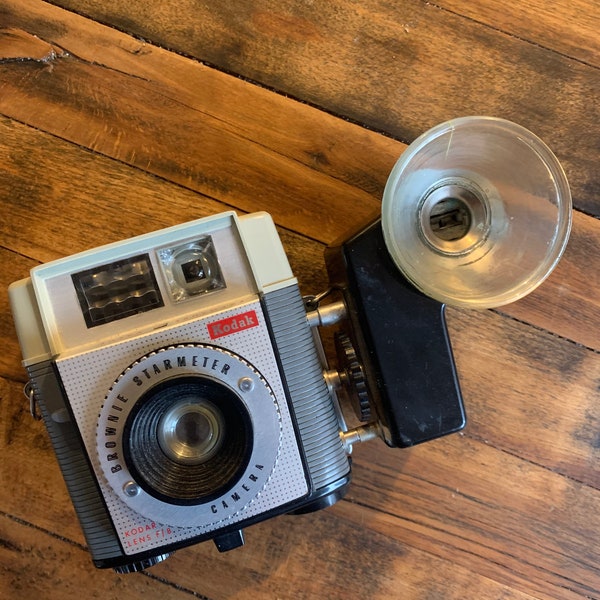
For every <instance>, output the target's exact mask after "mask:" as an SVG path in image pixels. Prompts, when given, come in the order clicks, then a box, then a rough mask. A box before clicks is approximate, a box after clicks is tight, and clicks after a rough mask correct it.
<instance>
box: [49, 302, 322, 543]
mask: <svg viewBox="0 0 600 600" xmlns="http://www.w3.org/2000/svg"><path fill="white" fill-rule="evenodd" d="M250 317H251V319H252V321H253V322H254V323H255V324H254V325H252V326H251V327H247V328H244V329H241V330H240V329H239V327H238V328H235V329H231V328H230V330H229V333H228V334H223V335H220V336H219V338H218V340H214V339H211V332H212V335H215V333H214V332H215V330H216V331H221V332H222V331H223V325H224V324H232V323H235V322H238V323H241V322H242V321H243V320H244V319H246V320H248V319H249V318H250ZM215 328H216V329H215ZM190 340H193V341H190ZM216 341H218V342H219V345H216V344H215V342H216ZM56 366H57V369H58V372H59V374H60V378H61V381H62V384H63V387H64V390H65V392H66V395H67V398H68V400H69V404H70V408H71V410H72V412H73V415H74V417H75V420H76V422H77V425H78V428H79V430H80V433H81V435H82V438H83V442H84V444H85V447H86V451H87V453H88V457H89V459H90V463H91V465H92V468H93V470H94V474H95V476H96V479H97V481H98V484H99V487H100V490H101V493H102V496H103V498H104V502H105V504H106V507H107V509H108V511H109V513H110V515H111V519H112V522H113V525H114V527H115V530H116V532H117V535H118V537H119V541H120V543H121V545H122V547H123V550H124V552H125V554H128V555H129V554H137V553H141V552H146V551H149V550H152V549H156V548H164V547H168V546H169V545H173V544H179V543H181V542H183V541H185V540H189V539H193V538H198V537H202V536H206V535H207V534H210V532H213V531H217V530H219V529H221V528H224V527H227V526H229V525H232V524H234V523H239V522H242V521H245V520H248V519H252V518H253V517H256V516H257V515H262V514H265V513H266V514H268V513H270V512H272V511H274V510H276V509H277V508H278V507H280V506H282V505H287V504H290V503H294V502H295V501H298V500H299V499H301V498H303V497H305V496H306V495H307V494H308V493H309V491H310V489H309V482H308V480H307V475H306V470H305V467H304V463H303V460H302V456H301V449H300V446H299V441H298V439H297V437H296V433H295V429H294V424H293V421H292V416H291V414H290V410H289V407H288V404H287V401H286V396H285V392H284V388H283V385H282V381H281V377H280V373H279V369H278V366H277V360H276V358H275V355H274V350H273V345H272V342H271V339H270V336H269V332H268V329H267V326H266V320H265V316H264V314H263V312H262V308H261V305H260V303H259V302H258V301H255V302H250V303H247V304H244V305H242V306H239V307H236V308H234V309H230V310H227V311H224V312H220V313H214V314H212V315H209V316H207V317H204V318H202V319H198V320H194V321H191V322H189V323H186V324H183V325H180V326H177V327H175V328H173V329H170V330H167V331H161V332H159V333H155V334H152V335H146V336H142V337H141V338H136V339H132V340H127V341H126V342H122V343H118V344H114V345H110V346H107V347H104V348H101V349H96V350H92V351H89V352H85V353H82V354H79V355H76V356H73V357H68V358H65V359H59V360H57V361H56ZM224 471H226V472H224Z"/></svg>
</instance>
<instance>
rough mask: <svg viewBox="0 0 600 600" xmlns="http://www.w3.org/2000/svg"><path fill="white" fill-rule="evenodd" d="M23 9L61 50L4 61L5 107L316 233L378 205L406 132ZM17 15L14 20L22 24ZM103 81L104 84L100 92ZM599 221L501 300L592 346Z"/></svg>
mask: <svg viewBox="0 0 600 600" xmlns="http://www.w3.org/2000/svg"><path fill="white" fill-rule="evenodd" d="M30 9H31V11H30V14H31V15H32V16H33V15H35V17H36V22H35V27H36V29H35V35H36V37H31V43H32V45H33V49H34V50H37V48H38V47H39V43H40V41H39V40H41V39H44V37H48V38H49V39H53V40H55V41H53V42H52V43H54V44H55V46H56V48H57V49H56V50H55V51H54V53H55V56H56V58H55V59H53V61H52V63H51V65H49V64H47V63H45V62H41V63H40V61H38V60H37V59H36V60H29V61H28V60H23V61H21V62H18V63H14V62H9V63H5V64H4V65H3V66H2V65H0V73H4V74H3V86H4V90H5V92H6V93H5V95H4V101H3V100H2V98H0V110H5V111H6V113H7V114H8V115H9V116H11V117H12V118H14V119H17V120H19V121H21V122H25V123H28V124H29V125H31V126H33V127H36V128H40V129H44V130H45V131H49V132H50V133H52V134H54V135H58V136H60V137H62V138H65V139H67V140H69V141H71V142H73V143H76V144H78V145H82V146H84V147H90V148H92V149H93V150H94V151H95V152H97V153H103V154H106V155H108V156H110V157H111V158H114V159H116V160H119V161H123V162H127V163H129V164H131V165H134V166H136V167H138V168H140V169H143V170H146V171H150V172H153V173H155V174H156V175H158V176H160V177H162V178H165V179H168V180H172V181H175V182H177V183H179V184H180V185H182V186H184V187H186V188H191V189H193V190H196V191H199V192H200V193H202V194H203V195H206V196H209V197H211V198H215V199H218V200H220V201H222V202H224V203H226V204H227V205H228V206H230V207H234V208H238V209H241V210H243V211H252V210H260V209H261V208H263V207H264V203H265V197H266V196H268V195H270V194H273V195H274V196H275V197H277V202H276V203H274V205H273V206H272V207H271V208H270V212H271V213H272V214H273V216H274V218H275V220H276V222H277V223H278V224H280V225H281V226H283V227H286V228H289V229H293V230H295V231H298V232H301V233H303V234H304V235H307V236H309V237H311V238H313V239H316V240H319V241H321V242H324V243H330V242H332V241H333V240H334V239H336V238H337V237H339V236H340V235H342V234H344V233H346V232H347V231H349V230H351V229H352V228H355V227H358V226H359V225H360V223H361V222H363V221H364V220H365V219H366V218H367V217H368V216H369V215H371V214H372V213H373V211H375V210H377V207H378V206H379V198H380V197H381V194H382V192H383V187H384V185H385V181H386V178H387V174H388V173H389V170H390V168H391V166H392V165H393V164H394V162H395V160H396V159H397V157H398V156H399V155H400V153H401V152H402V150H403V149H404V146H403V145H401V144H399V143H397V142H394V141H393V140H390V139H388V138H385V137H382V136H380V135H376V134H374V133H372V132H368V131H365V130H363V129H360V128H359V127H357V126H355V125H351V124H348V123H346V122H344V121H340V120H339V119H336V118H334V117H332V116H329V115H324V114H323V113H322V112H319V111H317V110H315V109H313V108H311V107H308V106H306V105H302V104H299V103H296V102H288V101H286V99H284V98H282V97H281V96H278V95H276V94H273V93H270V92H267V91H265V90H260V89H257V88H256V87H255V86H250V85H249V84H247V83H245V82H242V81H239V80H237V79H232V78H231V77H230V76H226V75H223V74H221V73H215V72H214V71H211V70H210V69H207V68H206V67H203V66H202V65H199V64H197V63H191V64H190V63H189V61H185V60H183V59H182V58H181V57H178V56H174V55H172V54H170V53H168V52H165V51H163V50H160V49H158V48H150V47H147V48H146V47H144V48H145V49H144V50H143V51H140V48H142V46H140V44H139V42H137V41H136V40H134V39H132V38H130V37H128V36H125V35H122V34H120V33H118V32H115V31H114V30H110V29H107V28H105V27H101V26H98V25H95V24H91V23H89V22H88V21H86V20H84V19H82V18H80V17H77V16H75V15H71V14H69V13H65V11H60V10H58V9H55V8H48V7H47V6H46V5H43V4H39V3H32V5H31V7H30ZM20 15H21V13H18V15H17V16H18V19H17V16H15V17H14V18H13V21H14V22H16V21H17V20H18V21H19V22H20V23H21V24H22V25H23V23H22V21H23V17H22V16H20ZM54 31H59V32H61V33H60V35H56V34H55V33H53V32H54ZM10 35H11V37H12V36H14V30H11V31H10ZM92 38H93V39H95V40H96V44H92V43H91V42H90V40H91V39H92ZM24 39H26V37H25V34H24V33H22V34H21V37H20V41H21V44H20V45H22V43H23V40H24ZM47 43H49V42H47ZM99 48H101V49H102V52H101V54H102V56H100V50H99ZM100 60H102V61H103V62H100ZM98 82H101V83H98ZM98 85H100V86H101V87H102V88H104V89H105V90H107V91H110V93H109V94H108V95H102V96H99V95H98V91H97V86H98ZM198 89H201V90H203V94H198V93H197V92H196V90H198ZM32 97H33V98H36V100H37V101H36V102H35V103H31V102H28V101H27V99H28V98H32ZM223 98H228V100H227V101H226V102H223V101H221V99H223ZM39 107H42V109H41V110H40V109H39ZM88 107H94V108H93V110H88ZM158 115H160V117H159V118H157V116H158ZM265 115H269V117H268V119H265ZM108 122H110V127H108V126H107V125H106V123H108ZM181 123H185V124H186V126H185V127H184V128H182V127H180V124H181ZM75 124H77V126H75ZM284 124H285V126H284ZM344 136H347V137H344ZM344 140H352V142H351V143H348V142H347V141H344ZM26 156H28V153H26ZM17 172H18V167H17ZM267 188H268V189H267ZM306 198H310V201H309V202H306V200H305V199H306ZM164 210H165V212H166V211H170V212H172V211H173V208H170V209H169V208H167V207H165V209H164ZM102 213H103V214H105V215H107V216H109V215H110V212H107V211H106V210H104V209H103V210H102ZM341 214H345V215H346V214H347V215H348V217H347V218H344V219H340V218H339V217H338V215H341ZM109 218H110V217H109ZM138 222H139V223H141V222H142V221H141V220H140V221H138ZM594 225H595V220H593V219H591V218H586V217H584V216H580V215H577V216H576V219H575V227H574V231H573V236H572V241H571V244H570V246H569V249H568V251H567V256H566V258H565V260H564V262H563V263H562V264H561V266H560V268H559V271H558V272H557V273H556V274H555V275H554V276H553V277H552V278H551V279H550V281H549V282H548V283H546V284H545V286H544V287H543V288H542V289H541V290H540V291H539V292H538V293H537V294H536V295H534V296H533V297H532V298H533V299H529V300H526V301H523V302H521V303H517V304H515V305H514V307H510V308H507V309H504V310H506V311H507V312H508V313H509V314H512V315H514V316H517V317H518V318H520V319H523V320H526V321H530V322H532V323H535V324H537V325H539V326H540V327H551V323H552V322H554V321H558V322H560V323H561V328H560V331H558V332H557V333H559V334H560V335H563V336H565V337H568V338H570V339H573V340H575V341H577V342H579V343H582V344H584V345H586V346H588V347H592V348H600V333H598V329H597V328H596V327H594V326H593V324H594V323H595V322H597V320H598V318H599V316H600V298H599V297H598V295H592V296H589V295H588V294H587V293H586V292H587V289H588V288H589V286H590V285H591V286H592V287H594V288H597V287H598V286H599V285H600V281H599V278H600V268H597V267H594V266H591V265H590V264H589V260H590V259H592V260H593V259H596V260H598V259H599V257H598V254H597V253H593V252H590V251H589V250H590V248H593V247H595V246H596V245H597V244H598V241H599V235H600V234H598V230H597V229H596V228H595V227H594ZM107 228H110V225H107ZM11 229H12V228H11ZM136 231H139V230H136ZM112 239H119V238H118V237H116V238H112ZM67 252H69V251H67ZM582 253H583V254H585V257H586V258H585V260H583V259H582V258H581V255H582ZM41 260H46V259H43V258H42V259H41ZM577 265H579V267H578V266H577ZM583 265H585V270H582V269H583ZM590 266H591V268H590ZM311 292H312V290H311ZM558 317H560V318H558Z"/></svg>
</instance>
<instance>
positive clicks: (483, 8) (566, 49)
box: [436, 0, 600, 67]
mask: <svg viewBox="0 0 600 600" xmlns="http://www.w3.org/2000/svg"><path fill="white" fill-rule="evenodd" d="M436 4H437V6H439V7H440V8H444V9H446V10H452V11H454V12H456V13H458V14H460V15H462V16H465V17H469V18H470V19H474V20H475V21H477V22H478V23H485V24H486V25H487V26H488V27H492V28H493V29H499V30H500V31H503V32H506V33H509V34H510V35H514V36H516V37H519V38H521V39H524V40H527V41H529V42H534V43H536V44H540V45H541V46H544V47H546V48H550V49H552V50H555V51H556V52H560V53H561V54H565V55H567V56H570V57H572V58H576V59H577V60H580V61H581V62H584V63H586V64H589V65H593V66H595V67H600V39H599V38H598V29H600V11H599V10H598V5H597V3H595V2H590V1H589V0H573V1H571V2H566V3H564V2H560V3H559V2H547V1H545V0H530V1H529V2H518V3H515V5H514V6H511V10H506V3H505V2H502V1H501V0H477V1H475V2H468V3H467V2H461V0H438V1H437V2H436Z"/></svg>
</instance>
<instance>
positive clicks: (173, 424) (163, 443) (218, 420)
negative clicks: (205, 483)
mask: <svg viewBox="0 0 600 600" xmlns="http://www.w3.org/2000/svg"><path fill="white" fill-rule="evenodd" d="M224 429H225V423H224V422H223V415H222V413H221V411H220V410H219V409H218V408H217V407H216V406H214V404H212V403H210V402H207V401H202V400H200V401H198V400H197V399H196V398H194V397H189V398H184V399H183V400H181V401H180V402H179V403H177V404H175V405H174V406H173V408H171V409H170V410H169V411H168V412H166V413H165V415H164V416H163V417H162V419H161V420H160V422H159V424H158V443H159V444H160V447H161V449H162V451H163V452H164V453H165V454H166V456H168V457H169V458H170V459H171V460H174V461H175V462H180V463H182V464H188V465H195V464H200V463H203V462H205V461H207V460H209V459H210V458H212V457H213V456H214V455H215V454H216V452H217V451H218V450H219V448H220V447H221V443H222V441H223V433H224Z"/></svg>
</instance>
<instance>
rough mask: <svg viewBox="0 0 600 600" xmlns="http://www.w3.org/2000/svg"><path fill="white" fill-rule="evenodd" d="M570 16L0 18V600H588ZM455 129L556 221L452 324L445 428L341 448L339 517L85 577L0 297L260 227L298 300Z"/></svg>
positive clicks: (585, 311)
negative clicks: (519, 275)
mask: <svg viewBox="0 0 600 600" xmlns="http://www.w3.org/2000/svg"><path fill="white" fill-rule="evenodd" d="M599 29H600V9H599V8H598V4H597V2H595V0H569V1H567V0H555V1H554V2H542V1H541V0H534V1H533V2H527V3H524V2H523V3H519V2H515V3H508V4H507V3H506V2H500V1H498V0H477V1H475V2H461V1H460V0H439V1H438V2H437V3H435V4H433V3H430V2H423V1H421V0H397V1H396V2H385V1H384V0H364V1H362V2H354V1H352V0H331V1H329V2H314V0H297V1H295V2H292V1H288V0H283V1H279V2H273V1H271V0H256V1H255V2H243V1H240V0H232V1H230V2H205V3H199V2H193V1H192V0H180V1H178V2H172V1H170V0H164V1H163V2H144V3H142V2H131V1H124V0H54V1H53V3H52V4H50V3H47V2H43V1H42V0H0V203H1V207H2V208H1V210H2V218H1V222H0V231H1V238H0V239H1V244H0V257H1V258H0V265H1V269H0V279H1V285H0V290H1V291H0V331H1V334H2V340H3V344H4V346H3V352H2V354H1V355H0V376H1V379H0V386H1V387H0V399H1V404H0V406H1V411H2V412H1V417H0V448H1V452H2V458H1V460H0V482H1V485H0V527H1V536H0V596H2V597H3V598H44V599H49V598H57V599H58V598H60V599H63V598H67V597H77V598H103V599H108V598H131V599H133V598H145V599H148V598H161V599H164V598H169V599H181V600H184V599H187V598H210V599H211V600H213V599H214V600H216V599H217V598H228V599H231V598H295V599H297V598H411V599H412V598H422V599H425V598H427V599H432V598H444V599H447V598H461V599H463V598H469V599H474V600H475V599H477V600H479V599H488V598H497V599H500V598H502V599H503V600H507V599H508V598H510V599H525V598H564V599H574V598H600V328H599V327H598V322H599V320H600V293H599V290H600V276H599V272H600V257H599V252H598V248H599V247H600V222H599V220H598V219H599V218H600V200H599V197H600V168H599V151H600V103H599V100H598V98H599V96H600V36H599V35H598V31H599ZM470 114H488V115H494V116H498V117H504V118H507V119H510V120H512V121H515V122H517V123H520V124H522V125H524V126H525V127H527V128H529V129H531V130H532V131H534V132H535V133H537V134H538V135H539V136H540V137H542V138H543V139H544V140H545V141H546V142H547V143H548V144H549V145H550V147H551V148H552V149H553V150H554V151H555V153H556V154H557V156H558V157H559V159H560V160H561V162H562V163H563V165H564V168H565V170H566V172H567V175H568V177H569V180H570V183H571V187H572V192H573V199H574V206H575V210H574V213H573V232H572V237H571V241H570V243H569V246H568V248H567V251H566V253H565V256H564V258H563V260H562V262H561V263H560V265H559V267H558V268H557V269H556V271H555V272H554V273H553V274H552V276H551V277H550V278H549V279H548V280H547V281H546V282H545V283H544V284H543V285H542V286H541V287H540V288H539V289H538V290H537V291H535V292H534V293H533V294H532V295H531V296H529V297H528V298H526V299H524V300H521V301H519V302H517V303H514V304H512V305H508V306H505V307H503V308H501V309H496V310H490V311H470V310H459V309H451V310H449V311H448V320H449V326H450V334H451V338H452V342H453V346H454V351H455V355H456V361H457V363H458V369H459V373H460V378H461V382H462V387H463V393H464V397H465V402H466V406H467V410H468V416H469V424H468V426H467V428H466V430H465V431H464V432H463V433H460V434H455V435H452V436H449V437H446V438H443V439H441V440H437V441H435V442H432V443H429V444H425V445H421V446H417V447H414V448H412V449H409V450H403V451H400V450H395V451H394V450H391V449H387V448H386V447H385V446H384V445H383V443H381V442H371V443H370V444H364V445H362V446H359V447H356V449H355V453H354V462H353V474H354V479H353V483H352V486H351V489H350V492H349V494H348V496H347V498H346V499H345V500H343V501H341V502H339V503H338V504H336V505H335V506H334V507H332V508H330V509H328V510H325V511H320V512H319V513H316V514H312V515H307V516H284V517H279V518H277V519H272V520H270V521H267V522H265V523H262V524H259V525H256V526H254V527H252V528H250V529H249V530H248V531H247V532H246V539H247V544H246V547H245V548H243V549H239V550H236V551H232V552H230V553H226V554H219V553H218V552H217V551H216V549H215V548H214V546H213V545H212V544H211V543H206V544H200V545H196V546H193V547H190V548H188V549H184V550H181V551H179V552H178V553H176V554H175V555H174V556H173V557H172V558H170V559H169V560H168V561H166V562H164V563H162V564H160V565H158V566H156V567H154V568H152V569H151V570H149V571H147V572H144V573H143V574H138V575H129V576H118V575H116V574H114V573H113V572H112V571H97V570H95V569H94V568H93V567H92V564H91V562H90V559H89V555H88V553H87V552H86V549H85V546H84V539H83V536H82V534H81V531H80V529H79V526H78V523H77V520H76V517H75V513H74V510H73V508H72V505H71V503H70V500H69V497H68V495H67V492H66V489H65V486H64V483H63V481H62V478H61V476H60V474H59V470H58V467H57V464H56V461H55V458H54V455H53V452H52V449H51V447H50V444H49V441H48V437H47V434H46V432H45V429H44V428H43V426H42V424H40V423H39V422H34V421H33V420H32V419H31V417H30V416H29V412H28V406H27V404H26V402H25V399H24V398H23V395H22V388H23V384H24V382H25V373H24V371H23V369H22V368H21V365H20V353H19V348H18V345H17V342H16V338H15V333H14V328H13V324H12V318H11V315H10V311H9V308H8V299H7V293H6V287H7V286H8V284H9V283H10V282H12V281H14V280H16V279H20V278H22V277H24V276H26V275H27V273H28V271H29V269H30V268H32V267H33V266H35V265H37V264H39V263H41V262H45V261H49V260H52V259H56V258H59V257H62V256H65V255H68V254H72V253H74V252H77V251H80V250H84V249H87V248H92V247H95V246H98V245H100V244H103V243H107V242H113V241H118V240H121V239H124V238H126V237H130V236H133V235H136V234H141V233H145V232H148V231H152V230H156V229H159V228H162V227H164V226H168V225H174V224H177V223H182V222H185V221H187V220H191V219H194V218H197V217H202V216H206V215H211V214H215V213H218V212H220V211H222V210H227V209H235V210H237V211H238V212H239V213H244V212H252V211H257V210H267V211H269V212H270V213H271V214H272V215H273V217H274V219H275V221H276V223H277V225H278V227H279V231H280V233H281V237H282V239H283V242H284V245H285V249H286V251H287V252H288V254H289V258H290V262H291V265H292V268H293V270H294V272H295V273H296V274H297V276H298V278H299V280H300V283H301V288H302V290H303V292H305V293H312V292H316V291H320V290H322V289H324V288H325V287H326V285H327V279H326V275H325V268H324V260H323V250H324V247H325V245H327V244H328V243H330V242H331V241H332V240H334V239H335V238H336V237H338V236H339V235H341V234H343V233H344V231H347V230H348V229H349V228H352V227H353V226H356V225H357V224H359V223H360V222H361V221H362V220H364V219H365V218H366V217H367V215H369V214H371V213H372V211H373V210H377V209H378V207H379V203H380V199H381V195H382V191H383V187H384V185H385V181H386V178H387V176H388V173H389V171H390V169H391V167H392V165H393V164H394V162H395V161H396V160H397V158H398V156H399V155H400V154H401V153H402V151H403V150H404V148H405V145H406V144H407V143H409V142H411V141H412V140H413V139H414V138H415V137H416V136H418V135H419V134H420V133H422V132H423V131H425V130H427V129H428V128H430V127H431V126H433V125H435V124H437V123H439V122H442V121H445V120H447V119H450V118H453V117H457V116H464V115H470Z"/></svg>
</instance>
